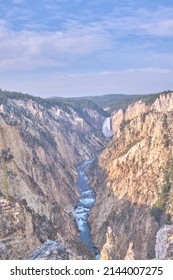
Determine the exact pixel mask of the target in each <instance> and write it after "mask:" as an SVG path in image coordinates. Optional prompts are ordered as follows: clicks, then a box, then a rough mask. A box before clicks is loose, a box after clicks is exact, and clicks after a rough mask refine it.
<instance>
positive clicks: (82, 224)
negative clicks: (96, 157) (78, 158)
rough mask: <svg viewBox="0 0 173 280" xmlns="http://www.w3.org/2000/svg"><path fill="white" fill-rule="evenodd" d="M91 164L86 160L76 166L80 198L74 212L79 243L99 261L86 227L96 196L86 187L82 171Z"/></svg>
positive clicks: (88, 228)
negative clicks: (86, 247) (85, 246)
mask: <svg viewBox="0 0 173 280" xmlns="http://www.w3.org/2000/svg"><path fill="white" fill-rule="evenodd" d="M92 162H93V160H88V161H85V162H83V163H81V164H79V165H78V168H77V170H78V180H77V188H78V190H79V192H80V195H81V196H80V199H79V200H78V202H77V205H76V207H75V209H74V211H75V218H76V223H77V226H78V229H79V232H80V239H81V241H82V242H83V243H84V244H86V245H87V246H88V248H89V249H90V250H92V251H93V252H94V254H95V256H96V259H99V257H100V255H99V251H98V250H97V248H95V247H94V245H93V242H92V238H91V230H90V227H89V225H88V217H89V212H90V210H91V208H92V207H93V206H94V203H95V199H96V195H95V193H94V191H93V190H92V188H91V187H90V186H89V185H88V177H87V175H86V173H85V171H84V170H85V168H86V167H88V166H89V165H90V164H91V163H92Z"/></svg>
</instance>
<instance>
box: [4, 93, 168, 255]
mask: <svg viewBox="0 0 173 280" xmlns="http://www.w3.org/2000/svg"><path fill="white" fill-rule="evenodd" d="M74 104H75V102H74V103H73V102H71V101H70V102H69V101H68V102H64V103H63V102H59V101H58V102H55V103H54V104H53V103H51V104H50V103H49V102H48V101H43V100H41V99H37V98H33V97H30V96H26V95H22V94H21V95H15V94H14V95H9V96H8V95H7V97H6V98H2V99H1V102H0V259H28V258H29V259H95V255H94V253H93V252H92V250H90V249H89V248H88V247H87V246H86V244H84V243H83V242H82V241H81V239H80V232H79V229H78V227H77V224H76V217H75V210H74V208H75V206H76V204H77V202H78V201H80V191H79V189H78V188H77V181H78V177H79V176H78V175H79V174H78V167H79V166H80V164H81V163H83V162H87V161H90V160H91V159H93V161H92V162H90V165H89V166H86V169H85V172H86V174H87V177H88V180H89V182H88V183H89V185H90V186H91V187H92V189H93V190H94V193H95V198H96V201H95V204H94V207H93V208H92V210H91V211H90V212H89V213H88V212H87V214H89V220H88V221H89V226H90V229H91V237H92V242H93V244H94V246H95V247H96V248H98V250H99V251H100V258H101V259H154V258H157V259H173V249H172V240H173V225H172V224H173V155H172V153H173V148H172V147H173V145H172V139H173V124H172V120H173V93H171V92H167V93H162V94H158V95H156V96H154V98H150V97H148V98H147V97H146V98H143V97H142V99H141V100H138V101H136V102H135V101H134V100H133V102H132V103H131V104H128V106H126V107H124V106H123V104H122V108H123V109H119V110H117V111H115V112H112V114H111V125H112V131H113V133H112V132H111V134H110V135H109V136H111V137H110V139H109V141H108V139H105V138H104V137H103V135H102V133H101V129H102V124H103V122H104V121H105V118H106V117H107V116H108V115H107V114H106V113H105V112H104V110H103V109H101V108H100V107H98V106H96V105H95V104H94V103H92V102H85V104H83V105H82V106H81V104H80V106H79V104H78V105H74ZM76 104H77V102H76ZM109 117H110V116H109ZM112 134H113V136H112ZM96 155H97V156H96Z"/></svg>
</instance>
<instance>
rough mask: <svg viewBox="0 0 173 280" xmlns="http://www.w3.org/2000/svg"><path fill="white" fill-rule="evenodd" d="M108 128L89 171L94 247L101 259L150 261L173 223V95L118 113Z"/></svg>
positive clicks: (141, 103)
mask: <svg viewBox="0 0 173 280" xmlns="http://www.w3.org/2000/svg"><path fill="white" fill-rule="evenodd" d="M112 126H113V129H114V137H113V139H112V140H111V141H110V142H109V143H108V145H107V147H106V149H105V150H104V151H103V152H102V153H101V154H100V156H99V157H98V159H97V160H95V162H93V165H92V166H91V168H90V170H89V171H88V174H91V175H90V184H91V186H92V187H93V189H94V190H95V192H96V203H95V206H94V208H93V210H92V212H91V215H90V218H89V221H90V225H91V229H92V236H93V240H94V244H95V246H97V247H98V248H99V250H100V251H101V258H102V259H124V258H128V256H129V254H131V256H132V259H152V258H154V257H155V244H156V234H157V232H158V230H159V228H160V227H162V226H164V225H165V224H172V222H173V203H172V201H173V154H172V153H173V145H172V144H173V142H172V141H173V93H169V94H162V95H160V97H159V98H157V99H156V100H155V102H154V103H151V104H150V103H149V102H144V101H142V100H141V101H138V102H136V103H134V104H131V105H129V106H128V108H127V109H126V110H124V111H123V110H119V111H118V112H116V113H115V114H113V116H112Z"/></svg>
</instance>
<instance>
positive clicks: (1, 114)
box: [0, 94, 105, 259]
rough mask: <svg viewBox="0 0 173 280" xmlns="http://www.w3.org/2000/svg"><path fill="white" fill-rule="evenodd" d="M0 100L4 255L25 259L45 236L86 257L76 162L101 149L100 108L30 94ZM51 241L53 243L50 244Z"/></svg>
mask: <svg viewBox="0 0 173 280" xmlns="http://www.w3.org/2000/svg"><path fill="white" fill-rule="evenodd" d="M4 96H5V95H4V94H3V98H1V102H0V259H25V258H27V256H28V255H29V254H30V253H31V252H32V251H33V250H34V249H36V248H37V247H38V246H39V245H40V244H42V243H43V242H44V241H46V240H59V241H60V244H62V246H66V247H67V248H68V249H69V250H71V251H70V252H72V255H74V256H73V258H87V257H86V254H87V252H86V248H84V247H83V246H82V244H81V242H80V239H79V234H78V232H77V227H76V223H75V221H74V217H73V214H72V213H73V209H74V206H75V204H76V201H77V200H78V198H79V193H78V191H77V188H76V180H77V169H76V168H77V165H78V164H79V162H82V161H84V160H88V159H90V158H91V157H93V156H94V155H95V152H96V151H99V150H101V149H103V141H102V139H101V137H100V131H101V124H102V122H103V120H104V118H105V117H104V112H103V111H102V110H98V111H97V110H93V108H90V107H86V108H77V107H76V108H75V107H74V106H73V107H72V106H69V105H67V104H66V105H63V103H62V106H61V104H60V105H54V106H53V105H52V104H51V105H50V104H49V103H48V104H47V103H46V101H44V102H40V101H41V99H39V98H38V101H37V99H34V98H33V97H32V98H30V97H29V96H26V95H23V96H22V95H21V94H19V96H18V95H15V94H14V98H13V97H12V96H9V98H8V95H7V97H4ZM50 244H52V243H50Z"/></svg>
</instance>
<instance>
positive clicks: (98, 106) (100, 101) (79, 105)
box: [0, 89, 172, 117]
mask: <svg viewBox="0 0 173 280" xmlns="http://www.w3.org/2000/svg"><path fill="white" fill-rule="evenodd" d="M170 92H172V91H171V90H167V91H164V92H160V93H155V94H146V95H140V94H137V95H127V94H107V95H101V96H84V97H72V98H63V97H51V98H41V97H39V96H32V95H30V94H24V93H21V92H15V91H12V92H11V91H6V90H2V89H0V102H1V103H5V102H6V100H7V98H10V99H31V100H33V101H36V102H37V103H38V104H40V105H42V106H44V107H46V108H51V107H53V106H59V107H60V108H62V109H63V110H65V111H67V112H68V113H69V109H68V107H69V106H70V107H72V108H74V109H75V110H78V111H80V110H83V109H85V108H91V109H94V110H96V111H97V112H99V113H101V114H102V115H103V116H105V117H109V116H110V114H111V113H112V112H115V111H117V110H119V109H123V110H125V109H126V108H127V107H128V105H129V104H132V103H135V102H136V101H138V100H141V99H142V100H143V101H144V102H146V103H147V104H152V103H153V102H154V101H155V100H156V99H157V97H159V95H160V94H162V93H164V94H165V93H170Z"/></svg>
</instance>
